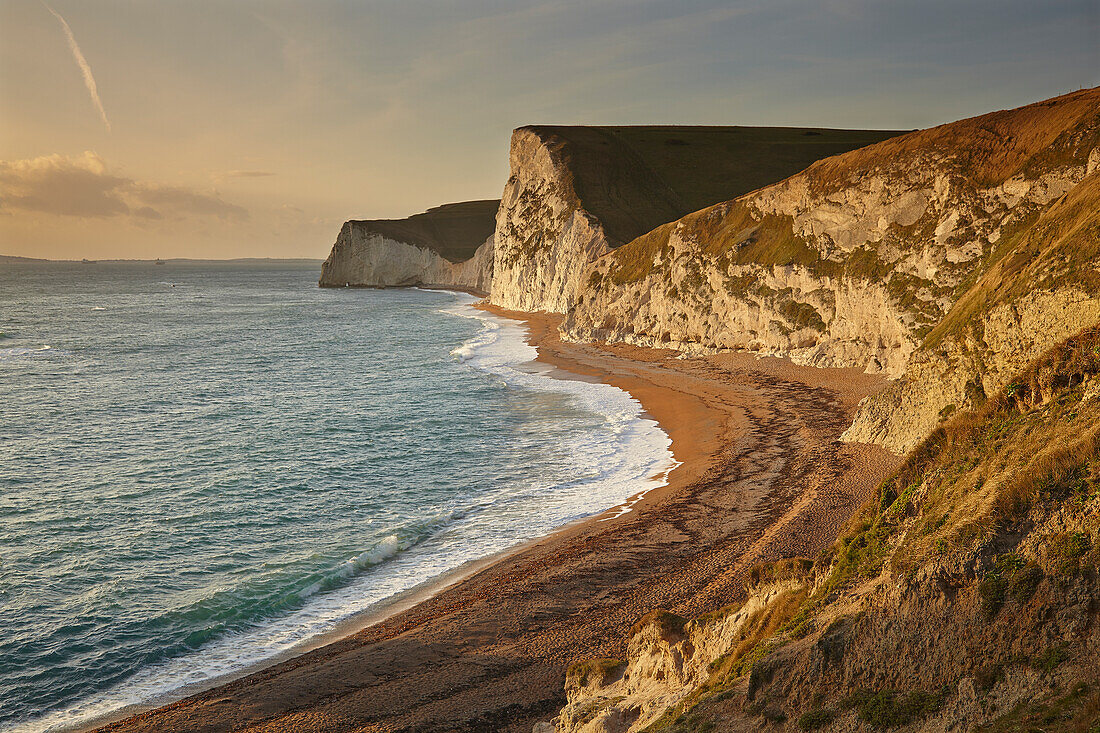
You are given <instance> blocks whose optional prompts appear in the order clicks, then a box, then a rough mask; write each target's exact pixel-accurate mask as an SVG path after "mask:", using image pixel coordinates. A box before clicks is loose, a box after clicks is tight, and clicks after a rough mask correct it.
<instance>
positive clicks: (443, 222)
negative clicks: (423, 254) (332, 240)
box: [351, 200, 500, 262]
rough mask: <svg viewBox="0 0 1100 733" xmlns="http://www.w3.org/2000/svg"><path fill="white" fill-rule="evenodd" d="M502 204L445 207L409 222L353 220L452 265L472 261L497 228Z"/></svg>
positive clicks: (415, 217) (480, 202)
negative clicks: (436, 255)
mask: <svg viewBox="0 0 1100 733" xmlns="http://www.w3.org/2000/svg"><path fill="white" fill-rule="evenodd" d="M499 204H500V201H498V200H493V201H465V202H462V203H458V204H443V205H442V206H437V207H435V208H434V209H428V210H427V211H425V212H424V213H423V214H416V215H414V216H410V217H409V218H407V219H366V220H353V221H352V222H351V224H352V225H354V226H357V227H362V228H363V229H365V230H367V231H370V232H376V233H378V234H381V235H382V236H384V237H386V238H388V239H393V240H396V241H398V242H404V243H406V244H411V245H413V246H415V247H422V248H424V249H430V250H432V251H433V252H436V253H438V254H439V255H440V256H441V257H443V258H445V259H447V260H450V261H451V262H462V261H464V260H468V259H470V258H471V257H472V256H473V254H474V251H475V250H476V249H477V248H478V247H480V246H481V245H482V244H484V243H485V240H486V239H487V238H488V237H489V235H491V234H492V233H493V227H494V226H495V224H496V213H497V206H498V205H499Z"/></svg>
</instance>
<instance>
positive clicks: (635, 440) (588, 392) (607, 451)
mask: <svg viewBox="0 0 1100 733" xmlns="http://www.w3.org/2000/svg"><path fill="white" fill-rule="evenodd" d="M476 301H477V299H476V298H474V297H472V296H468V295H460V296H459V297H458V303H456V304H455V305H453V306H450V307H448V308H445V309H443V312H445V313H450V314H452V315H456V316H461V317H464V318H474V319H477V320H479V321H481V323H482V328H481V331H479V332H478V333H477V335H475V336H474V337H473V338H471V339H469V340H467V341H466V342H465V343H463V344H462V345H461V346H459V347H457V348H455V349H454V350H453V351H451V355H452V356H454V357H455V359H457V360H458V361H460V362H462V363H464V364H466V365H468V366H470V367H472V368H474V369H478V370H480V371H483V372H486V373H489V374H493V375H495V376H497V377H500V378H501V379H502V380H503V381H504V383H505V384H508V385H511V386H515V387H520V388H524V389H531V390H535V391H543V392H556V393H560V394H566V395H569V396H570V397H572V398H573V401H574V404H576V405H578V406H581V407H583V408H584V409H586V410H588V411H591V412H594V413H596V414H599V415H601V416H602V417H603V418H604V420H605V421H606V423H605V429H604V430H600V431H589V432H587V433H586V434H578V435H576V436H574V439H575V441H576V445H574V446H573V453H574V456H575V457H576V458H577V459H579V460H589V459H593V458H597V457H598V458H602V459H603V463H602V464H600V465H603V466H604V467H605V469H604V471H603V473H602V475H601V476H599V477H598V478H596V479H595V480H592V481H591V482H590V483H591V486H590V487H589V488H590V489H591V491H590V493H589V498H588V500H586V501H585V502H584V506H583V507H578V509H579V514H581V515H585V514H591V513H593V512H594V511H598V510H604V509H607V508H609V507H613V506H615V507H617V511H616V513H615V514H614V515H613V516H611V517H607V518H605V519H604V520H603V521H607V520H609V519H615V518H617V517H621V516H622V515H624V514H627V513H628V512H630V511H631V510H632V509H633V507H634V505H635V504H637V503H638V501H640V500H641V498H642V496H644V494H645V493H646V492H647V491H650V490H652V489H654V488H657V487H659V486H664V485H665V483H666V482H667V481H666V480H667V476H668V473H669V471H671V470H672V469H673V468H674V467H675V466H676V465H677V463H676V461H675V459H674V458H673V456H672V451H671V445H672V441H671V440H670V439H669V437H668V435H667V434H666V433H665V432H664V431H663V430H662V429H661V428H660V426H659V425H658V424H657V422H656V421H655V420H652V419H649V418H647V417H644V410H643V408H642V405H641V403H639V402H638V401H637V400H636V399H634V398H633V397H632V396H631V395H630V394H629V393H628V392H626V391H624V390H621V389H619V388H618V387H613V386H611V385H609V384H604V383H602V382H586V381H581V380H579V379H557V378H552V377H549V372H551V371H553V369H552V368H551V367H549V366H547V365H545V364H542V363H539V362H535V359H536V358H537V357H538V349H536V348H535V347H534V346H532V345H531V344H530V343H529V342H528V341H527V338H526V332H525V328H524V327H523V326H521V325H519V324H518V323H517V322H516V321H513V320H511V319H506V318H500V317H498V316H495V315H493V314H490V313H487V312H486V311H483V310H479V309H477V308H474V307H473V305H472V304H473V303H475V302H476ZM601 500H602V505H601Z"/></svg>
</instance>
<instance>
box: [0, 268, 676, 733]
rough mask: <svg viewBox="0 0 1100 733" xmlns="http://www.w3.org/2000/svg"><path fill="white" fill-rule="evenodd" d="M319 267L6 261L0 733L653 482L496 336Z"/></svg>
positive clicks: (324, 621) (300, 625)
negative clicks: (320, 283) (345, 282)
mask: <svg viewBox="0 0 1100 733" xmlns="http://www.w3.org/2000/svg"><path fill="white" fill-rule="evenodd" d="M318 273H319V263H318V262H312V261H306V262H303V261H253V262H221V263H218V262H187V261H174V260H170V261H167V262H165V263H164V264H162V265H157V264H155V263H152V262H97V263H45V262H8V261H4V262H0V729H3V730H15V731H47V730H49V731H53V730H66V729H70V728H73V727H80V726H86V725H88V724H89V723H91V722H93V721H96V720H101V719H103V717H104V716H110V715H113V714H117V713H118V711H120V710H124V709H131V710H132V709H135V708H133V707H132V706H148V705H156V704H161V703H166V702H169V701H172V700H173V699H176V698H179V697H181V696H182V695H184V694H185V693H190V692H192V691H195V690H197V689H201V688H202V687H204V686H209V685H210V684H211V683H213V682H214V681H217V680H225V679H227V678H229V677H231V676H232V675H239V674H241V673H243V672H245V671H248V670H252V669H256V668H257V666H259V665H262V664H264V663H265V662H270V661H272V660H274V659H277V658H279V657H280V656H285V655H287V654H289V653H292V652H294V651H295V650H300V649H303V648H305V647H306V646H308V645H310V644H311V643H316V642H317V640H318V639H320V638H324V637H326V635H331V634H333V633H334V632H335V631H336V630H338V629H341V628H346V627H347V625H348V624H349V623H354V621H355V619H357V618H365V617H366V615H369V614H371V613H372V612H377V611H378V610H379V609H380V608H383V607H384V606H385V604H386V603H387V602H389V603H392V602H393V599H394V598H400V597H403V596H402V594H406V595H407V594H409V593H413V592H415V591H416V590H417V589H423V588H425V587H426V586H428V585H431V584H432V583H433V582H436V583H438V582H439V579H440V578H447V577H453V576H454V575H455V574H456V573H460V572H461V569H462V568H463V567H468V566H469V564H470V563H472V562H474V561H477V560H478V559H481V558H486V557H488V556H491V555H493V554H495V553H500V552H502V551H505V550H507V549H509V548H512V547H515V546H516V545H518V544H520V543H523V542H525V541H529V540H532V539H534V538H538V537H541V536H544V535H546V534H548V533H550V532H552V531H554V530H555V529H556V528H560V527H562V526H563V525H566V524H568V523H570V522H573V521H576V520H579V519H582V518H585V517H591V516H593V515H597V514H600V513H604V512H605V511H606V510H607V509H609V508H611V507H616V506H620V507H621V506H623V505H624V502H627V501H628V500H629V499H631V498H632V497H635V496H636V495H637V494H638V493H639V492H643V491H647V490H649V489H652V488H654V487H656V486H659V485H661V484H662V483H663V481H664V478H663V477H664V476H665V475H666V474H667V471H668V470H669V469H670V468H671V467H672V465H673V459H672V454H671V453H670V450H669V445H670V443H669V439H668V437H667V435H666V434H665V433H664V432H663V431H662V430H661V429H660V427H659V426H658V425H657V424H656V423H655V422H654V421H653V420H651V419H649V418H648V417H647V416H646V415H645V414H644V412H643V411H642V408H641V406H640V405H639V404H638V403H637V402H636V401H635V400H634V399H633V398H631V397H630V395H628V394H627V393H625V392H623V391H621V390H619V389H616V388H614V387H611V386H608V385H605V384H600V383H594V382H591V381H583V380H575V379H563V378H561V377H562V375H561V374H560V373H556V372H555V371H554V370H552V369H550V368H549V367H548V366H546V365H544V364H542V363H541V362H535V361H533V360H534V358H535V356H536V352H535V350H534V348H532V347H531V346H530V345H529V344H528V343H527V341H526V340H525V336H526V331H525V329H524V328H523V327H522V326H521V325H520V324H518V323H517V322H515V321H510V320H506V319H502V318H498V317H495V316H492V315H489V314H487V313H485V312H483V311H480V310H478V309H475V308H474V307H472V304H473V303H474V302H475V301H476V299H475V298H474V297H472V296H470V295H465V294H461V293H454V292H445V291H431V290H419V289H396V290H370V289H354V288H352V289H346V288H343V289H320V288H318V287H317V276H318ZM627 510H628V509H626V508H621V509H619V510H618V511H620V512H622V511H627Z"/></svg>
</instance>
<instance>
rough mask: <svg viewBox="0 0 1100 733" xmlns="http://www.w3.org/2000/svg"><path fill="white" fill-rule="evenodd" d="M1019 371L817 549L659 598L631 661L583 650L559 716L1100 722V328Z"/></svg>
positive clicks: (1044, 726) (931, 724)
mask: <svg viewBox="0 0 1100 733" xmlns="http://www.w3.org/2000/svg"><path fill="white" fill-rule="evenodd" d="M1012 384H1013V387H1012V388H1011V389H1006V390H1003V391H1001V392H999V393H998V394H997V395H995V396H993V397H992V398H991V399H990V400H989V401H988V402H987V403H986V405H985V406H984V407H983V408H982V409H981V410H980V411H978V412H976V413H967V414H963V415H959V416H956V417H955V418H954V419H952V420H950V421H949V422H948V423H946V424H945V425H944V426H943V427H941V428H939V429H937V430H936V431H934V432H933V433H932V435H931V436H930V437H929V438H928V439H927V440H925V441H924V442H922V444H921V445H920V447H919V448H918V449H917V450H915V451H914V452H913V453H912V454H911V455H910V456H909V458H908V459H907V460H906V462H905V463H904V464H902V466H901V467H900V468H899V469H898V471H897V473H896V474H895V475H894V476H892V477H891V478H890V479H888V480H887V481H886V482H884V483H883V485H882V487H881V488H880V489H879V494H878V497H877V500H876V501H875V502H874V503H873V504H872V505H871V506H869V507H867V509H866V510H865V511H864V512H863V513H862V514H861V515H859V516H857V517H856V518H855V519H854V520H853V522H852V523H851V525H850V527H849V529H848V531H847V532H845V533H844V534H843V535H842V536H841V538H840V540H839V541H838V542H837V544H836V545H835V546H834V547H833V549H832V550H831V551H829V552H827V553H825V554H823V555H822V556H821V557H819V558H817V559H816V561H811V560H799V559H788V560H783V561H779V562H776V563H772V564H770V565H765V566H759V567H757V568H755V569H754V570H753V571H752V572H751V573H750V577H749V578H748V581H747V588H746V598H745V601H744V602H743V603H739V604H735V605H734V606H731V607H728V608H724V609H719V610H717V611H715V612H712V613H709V614H706V615H704V616H701V617H699V618H697V619H693V620H687V619H683V618H679V617H676V616H674V615H672V614H669V613H666V612H655V613H651V614H649V615H647V616H646V617H645V618H643V619H642V621H641V622H639V623H638V624H637V625H636V626H635V627H634V629H632V630H631V636H630V642H629V644H628V647H627V649H628V651H627V657H626V658H625V659H623V660H592V661H587V662H580V663H578V664H575V665H574V666H573V667H572V668H571V669H570V672H569V675H568V677H567V694H568V699H569V704H568V705H567V706H566V707H565V708H564V709H563V710H562V711H561V714H560V715H559V716H558V718H557V719H556V720H555V721H554V723H553V724H551V725H548V726H543V727H544V728H549V729H556V730H559V731H570V732H577V733H579V732H581V731H584V732H585V733H595V732H596V731H600V732H601V733H625V732H626V731H641V730H646V731H684V732H686V731H711V732H714V733H717V732H719V731H748V730H757V729H759V728H761V727H763V726H769V727H770V728H774V729H775V730H792V731H793V730H814V729H824V730H835V731H857V730H867V729H868V727H870V728H874V729H886V728H900V729H903V730H921V731H948V730H974V729H976V728H977V729H983V730H1005V731H1007V730H1035V729H1041V730H1044V731H1090V732H1091V731H1094V730H1096V729H1097V725H1098V724H1100V686H1098V685H1100V624H1098V623H1097V615H1096V614H1097V609H1098V607H1100V427H1098V426H1100V328H1094V329H1091V330H1088V331H1085V332H1083V333H1081V334H1079V335H1077V336H1074V337H1072V338H1070V339H1068V340H1066V341H1065V342H1063V343H1061V344H1058V345H1057V346H1056V347H1054V348H1053V349H1050V350H1048V351H1047V352H1045V353H1044V354H1043V355H1042V356H1041V357H1040V358H1039V359H1038V360H1037V361H1035V362H1034V363H1032V364H1031V365H1030V366H1029V367H1028V368H1026V369H1025V370H1024V371H1023V372H1018V373H1016V374H1015V375H1014V377H1013V381H1012ZM1036 725H1038V726H1040V727H1039V728H1035V727H1034V726H1036ZM979 726H988V727H985V728H979Z"/></svg>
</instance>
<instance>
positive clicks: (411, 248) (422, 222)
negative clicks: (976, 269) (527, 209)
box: [320, 201, 499, 293]
mask: <svg viewBox="0 0 1100 733" xmlns="http://www.w3.org/2000/svg"><path fill="white" fill-rule="evenodd" d="M498 203H499V202H497V201H469V202H465V203H459V204H445V205H443V206H439V207H437V208H434V209H430V210H428V211H426V212H424V213H423V214H417V215H415V216H411V217H409V218H408V219H380V220H372V221H348V222H345V223H344V226H343V227H342V228H341V229H340V235H339V236H338V237H337V239H336V243H335V244H334V245H333V246H332V252H331V253H330V254H329V256H328V259H327V260H325V262H324V264H323V265H322V266H321V279H320V285H321V286H322V287H344V286H354V287H379V288H382V287H402V286H410V285H426V286H436V287H458V288H463V289H468V290H473V291H476V292H479V293H488V292H489V287H490V282H491V280H492V275H493V226H494V216H495V213H496V209H497V205H498Z"/></svg>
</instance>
